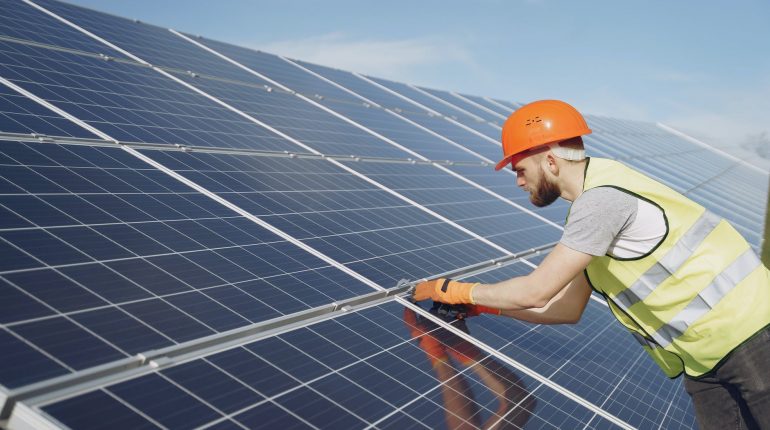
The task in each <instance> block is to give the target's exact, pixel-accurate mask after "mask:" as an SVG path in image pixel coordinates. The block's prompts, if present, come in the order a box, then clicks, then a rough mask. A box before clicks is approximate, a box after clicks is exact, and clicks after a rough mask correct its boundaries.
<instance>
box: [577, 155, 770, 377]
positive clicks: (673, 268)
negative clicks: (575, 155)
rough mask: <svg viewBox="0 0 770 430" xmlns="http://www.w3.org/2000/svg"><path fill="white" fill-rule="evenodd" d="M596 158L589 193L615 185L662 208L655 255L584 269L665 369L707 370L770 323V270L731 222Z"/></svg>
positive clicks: (599, 261) (598, 260)
mask: <svg viewBox="0 0 770 430" xmlns="http://www.w3.org/2000/svg"><path fill="white" fill-rule="evenodd" d="M589 161H590V164H589V162H587V164H586V171H585V173H586V174H585V177H584V184H583V190H584V191H587V190H590V189H593V188H596V187H613V188H616V189H618V190H620V191H623V192H627V193H629V194H632V195H634V196H636V197H638V198H640V199H643V200H647V201H648V202H650V203H652V204H654V205H656V206H658V207H659V208H660V209H661V210H662V211H663V216H664V219H665V221H666V227H667V232H666V235H665V236H664V238H663V239H662V241H661V242H660V243H659V244H658V245H657V246H656V247H655V248H653V249H652V250H651V251H650V253H649V254H645V255H643V256H640V257H638V258H633V259H619V258H614V257H612V256H610V255H605V256H599V257H594V258H593V260H592V261H591V263H590V264H589V265H588V267H586V270H585V274H586V278H587V279H588V281H589V282H590V283H591V286H592V287H594V288H595V289H596V290H597V291H599V292H601V293H602V294H603V295H604V296H605V297H606V299H607V301H608V303H609V305H610V310H611V311H612V313H613V314H614V315H615V317H616V318H617V319H618V320H619V321H620V322H621V323H622V324H623V325H625V326H626V328H627V329H628V330H629V331H631V332H632V333H633V334H634V338H636V340H637V341H638V342H639V343H640V344H641V345H642V346H643V347H644V349H645V351H647V353H649V354H650V356H651V357H652V359H653V360H655V362H656V363H657V364H658V365H659V366H660V367H661V369H662V370H663V371H664V372H665V373H666V375H668V376H669V377H672V378H673V377H676V376H678V375H679V374H680V373H682V372H685V373H687V374H688V375H690V376H694V377H697V376H701V375H703V374H705V373H707V372H709V371H711V370H713V369H714V367H715V366H717V365H718V364H719V363H720V362H721V360H723V359H724V357H726V356H728V355H729V354H730V352H731V351H733V350H734V349H735V348H736V347H738V346H739V345H741V344H742V343H743V342H744V341H746V339H749V338H750V337H751V336H752V335H753V334H755V333H756V332H757V331H759V330H761V329H762V328H764V327H767V326H769V325H770V270H768V269H767V268H765V267H764V266H763V265H762V263H761V261H760V260H759V258H758V257H757V255H756V253H755V252H754V250H753V249H752V248H751V247H750V246H749V244H748V243H746V240H745V239H744V238H743V237H742V236H741V235H740V233H739V232H738V231H736V230H735V229H734V228H733V227H732V226H731V225H730V224H729V223H728V222H727V221H725V220H722V219H720V218H718V217H717V216H716V215H714V214H712V213H710V212H708V211H707V210H706V209H705V208H703V207H702V206H700V205H698V204H697V203H696V202H693V201H692V200H690V199H688V198H687V197H685V196H683V195H681V194H679V193H677V192H676V191H674V190H672V189H671V188H669V187H666V186H665V185H663V184H661V183H659V182H657V181H655V180H654V179H652V178H650V177H648V176H645V175H643V174H641V173H639V172H637V171H634V170H633V169H630V168H628V167H626V166H624V165H622V164H621V163H618V162H615V161H612V160H606V159H601V158H597V159H594V158H592V159H589Z"/></svg>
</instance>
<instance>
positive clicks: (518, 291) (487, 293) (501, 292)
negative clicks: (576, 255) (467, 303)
mask: <svg viewBox="0 0 770 430" xmlns="http://www.w3.org/2000/svg"><path fill="white" fill-rule="evenodd" d="M548 293H549V292H548V291H541V290H540V289H539V288H538V287H537V286H535V285H532V284H531V281H530V277H529V276H520V277H516V278H511V279H508V280H505V281H502V282H498V283H496V284H479V285H477V286H476V287H475V288H474V289H473V292H472V298H473V303H475V304H477V305H482V306H489V307H493V308H498V309H502V310H503V311H520V310H525V309H532V308H540V307H543V306H545V305H546V304H547V303H548V302H549V300H550V299H551V298H552V297H553V295H551V296H550V297H549V295H548Z"/></svg>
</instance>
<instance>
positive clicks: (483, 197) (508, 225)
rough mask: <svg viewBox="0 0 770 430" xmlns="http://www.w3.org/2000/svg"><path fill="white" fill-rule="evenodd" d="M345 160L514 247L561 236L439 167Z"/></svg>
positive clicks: (553, 240) (388, 185) (391, 187)
mask: <svg viewBox="0 0 770 430" xmlns="http://www.w3.org/2000/svg"><path fill="white" fill-rule="evenodd" d="M346 164H347V165H349V166H350V167H351V168H353V169H355V170H357V171H358V172H361V173H363V174H364V175H366V176H367V177H369V178H372V179H374V180H375V181H377V182H379V183H381V184H384V185H385V186H387V187H388V188H390V189H392V190H395V191H397V192H399V193H400V194H402V195H404V196H406V197H408V198H410V199H412V200H414V201H415V202H417V203H419V204H421V205H423V206H425V207H427V208H428V209H431V210H433V211H435V212H437V213H438V214H440V215H442V216H445V217H447V218H448V219H450V220H452V221H455V222H456V223H458V224H459V225H461V226H463V227H465V228H467V229H468V230H470V231H472V232H474V233H476V234H478V235H480V236H483V237H484V238H486V239H489V240H491V241H492V242H494V243H496V244H497V245H499V246H502V247H503V248H505V249H507V250H509V251H511V252H514V253H515V252H521V251H523V250H526V249H531V248H534V247H537V246H539V245H542V244H545V243H551V242H556V241H558V240H559V238H561V230H560V229H559V228H557V227H555V226H553V225H550V224H546V223H545V222H543V220H542V219H539V218H537V217H535V216H534V215H532V214H531V213H527V212H524V211H523V210H522V209H521V208H520V207H516V206H514V205H511V204H509V203H506V202H504V201H503V200H501V199H499V198H496V197H494V196H491V195H489V194H487V193H485V192H483V191H481V190H479V189H478V188H475V187H473V186H471V185H469V184H467V183H465V182H463V181H462V180H460V179H458V178H456V177H454V176H451V175H450V174H448V173H446V172H444V171H441V170H439V169H438V168H436V167H435V166H431V165H424V164H420V165H417V164H415V165H413V164H391V163H365V162H349V163H346ZM530 206H531V205H530Z"/></svg>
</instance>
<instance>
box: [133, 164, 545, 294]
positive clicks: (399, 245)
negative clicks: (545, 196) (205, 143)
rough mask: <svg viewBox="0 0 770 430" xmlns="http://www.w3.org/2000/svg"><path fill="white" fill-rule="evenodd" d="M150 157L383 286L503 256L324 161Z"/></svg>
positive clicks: (475, 239)
mask: <svg viewBox="0 0 770 430" xmlns="http://www.w3.org/2000/svg"><path fill="white" fill-rule="evenodd" d="M147 154H148V155H149V156H150V157H152V158H153V159H155V160H157V161H159V162H161V163H163V164H165V165H167V166H169V167H170V168H172V169H174V170H177V171H178V172H179V173H181V174H183V175H185V176H186V177H187V178H189V179H191V180H193V181H195V182H196V183H199V184H201V185H203V186H205V187H206V188H207V189H209V190H210V191H212V192H214V193H217V194H219V195H221V196H223V197H224V198H226V199H228V200H229V201H231V202H233V203H235V204H236V205H238V206H239V207H241V208H243V209H244V210H246V211H248V212H250V213H252V214H254V215H257V216H259V217H261V218H263V219H264V220H266V221H267V222H269V223H271V224H272V225H274V226H276V227H278V228H281V229H282V230H283V231H285V232H287V233H289V234H291V235H293V236H294V237H296V238H298V239H299V240H302V241H304V242H306V243H307V244H308V245H310V246H312V247H313V248H315V249H317V250H319V251H321V252H324V253H325V254H327V255H329V256H330V257H331V258H333V259H335V260H336V261H339V262H340V263H342V264H345V265H347V266H349V267H350V268H352V269H354V270H356V271H357V272H359V273H361V274H362V275H364V276H366V277H367V278H369V279H371V280H372V281H374V282H376V283H378V284H380V285H383V286H393V285H395V283H396V281H398V280H399V279H400V278H401V277H404V276H406V275H408V276H410V277H414V278H421V277H426V276H429V275H430V274H432V273H442V272H445V271H448V270H450V269H451V268H453V267H462V266H465V265H468V264H473V263H478V262H481V261H486V260H491V259H494V258H497V257H500V256H502V255H504V252H505V250H499V249H494V248H492V247H490V246H489V245H487V244H485V243H483V242H482V241H481V240H479V239H478V238H475V237H474V236H472V235H470V234H468V233H465V232H463V231H461V230H459V229H457V228H455V227H453V226H451V225H448V224H447V223H445V222H442V221H441V220H440V219H437V218H436V217H433V216H431V215H430V214H427V213H425V212H424V211H422V210H421V209H419V208H418V207H415V206H414V205H410V204H408V203H407V202H405V201H403V200H401V199H399V198H397V197H396V196H393V195H392V194H390V193H388V192H386V191H385V190H383V189H381V188H379V187H376V186H375V185H372V184H370V183H368V182H366V181H364V180H362V179H361V178H359V177H357V176H355V175H353V174H351V173H349V172H347V171H345V170H342V169H340V168H339V167H336V166H335V165H334V164H332V163H330V162H329V161H328V160H325V159H318V158H315V159H313V158H299V157H298V158H285V157H264V156H263V157H254V156H245V155H217V154H204V153H201V152H193V153H183V152H177V153H166V152H158V151H148V152H147ZM361 164H369V163H365V162H361ZM389 165H391V164H390V163H389ZM410 166H411V164H410ZM428 167H430V166H428ZM511 223H512V224H514V225H515V224H516V223H518V221H516V220H512V221H511ZM554 230H555V229H554ZM530 247H531V246H529V247H526V248H525V247H521V248H519V250H521V249H528V248H530Z"/></svg>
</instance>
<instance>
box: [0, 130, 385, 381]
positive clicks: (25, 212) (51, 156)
mask: <svg viewBox="0 0 770 430" xmlns="http://www.w3.org/2000/svg"><path fill="white" fill-rule="evenodd" d="M101 164H104V166H101ZM0 166H2V167H1V168H0V176H3V177H4V178H6V179H7V180H8V181H9V183H12V184H14V185H15V186H17V187H19V189H21V190H25V191H27V192H28V193H27V194H5V195H0V208H2V209H3V210H4V211H6V213H7V214H9V216H10V215H12V216H13V217H14V218H12V219H16V220H20V221H23V223H20V222H16V223H9V224H4V225H2V226H0V251H2V255H3V258H2V259H0V262H1V263H0V297H2V298H3V299H4V300H3V301H2V306H0V307H2V308H3V309H5V308H7V309H5V312H2V314H3V316H2V323H3V324H4V328H5V329H7V330H8V331H10V332H12V333H15V334H17V335H18V336H19V337H20V338H23V339H24V340H25V341H27V342H28V343H29V345H30V347H31V348H33V349H35V348H36V349H38V350H39V351H41V353H42V354H44V355H45V354H48V355H49V357H50V358H51V359H52V360H58V361H59V362H60V363H61V365H65V366H69V369H68V370H72V369H82V368H85V367H88V366H93V365H96V364H102V363H105V362H108V361H111V360H115V359H117V358H123V357H125V356H126V355H130V354H137V353H140V352H142V351H147V350H151V349H155V348H159V347H164V346H169V345H172V344H175V343H178V342H184V341H188V340H192V339H196V338H198V337H201V336H207V335H210V334H213V333H216V332H221V331H227V330H230V329H233V328H237V327H242V326H245V325H247V324H251V323H254V322H257V321H264V320H266V319H269V318H273V317H276V316H279V315H284V314H287V313H291V312H296V311H298V310H302V309H307V308H309V307H313V306H318V305H323V304H327V303H331V302H333V301H335V300H340V299H344V298H348V297H352V296H355V295H358V294H362V293H365V292H370V291H371V288H370V287H367V286H365V285H363V284H361V283H360V282H359V281H356V280H354V279H353V278H351V277H350V276H349V275H347V274H344V273H342V272H340V271H339V270H337V269H334V268H331V267H329V266H328V264H326V263H324V262H323V261H321V260H319V259H318V258H316V257H314V256H311V255H310V254H308V253H306V252H305V251H302V250H300V249H299V248H296V247H295V246H294V245H292V244H289V243H287V242H285V241H283V240H282V239H280V238H279V237H278V236H275V235H274V234H273V233H270V232H268V231H266V230H264V229H263V228H261V227H259V226H258V225H257V224H255V223H254V222H253V221H250V220H247V219H245V218H242V217H240V216H238V215H237V214H236V213H234V212H232V211H230V210H229V209H226V208H223V207H222V206H221V205H219V204H218V203H216V202H214V201H213V200H211V199H210V198H208V197H205V196H202V195H200V194H198V193H197V192H195V191H193V190H191V189H189V188H186V186H180V183H178V181H176V180H174V179H173V178H171V177H170V176H168V175H165V174H160V175H159V174H158V173H159V172H158V171H156V170H155V169H153V168H151V167H150V166H148V165H145V164H144V163H143V162H141V161H139V160H138V159H136V157H134V156H132V155H131V154H129V153H127V152H125V151H123V150H121V149H119V148H116V147H90V146H73V145H54V144H42V143H21V142H11V141H3V142H0ZM20 171H23V172H25V174H24V175H19V174H18V172H20ZM96 172H99V174H98V175H97V174H96ZM31 178H34V179H35V180H36V181H38V182H35V181H33V180H32V179H31ZM43 181H45V182H43ZM40 183H45V184H49V185H45V186H41V185H39V184H40ZM73 184H75V185H77V187H76V186H75V185H73ZM79 190H83V191H79ZM212 248H216V249H212ZM9 342H10V341H9ZM7 346H8V347H11V344H10V343H8V344H7ZM5 348H6V344H2V345H0V349H5ZM19 354H20V355H11V356H9V358H8V359H9V360H10V362H9V363H8V366H10V368H18V366H19V365H20V363H19V362H17V361H16V360H17V359H22V358H23V359H27V355H26V354H27V353H22V352H20V353H19ZM32 361H34V360H32ZM36 372H39V373H36ZM48 375H50V372H49V370H48V367H46V366H40V367H34V366H32V367H31V368H30V370H29V374H28V375H25V376H24V377H23V378H19V377H17V376H13V375H10V374H4V375H3V377H5V378H6V379H3V380H0V384H8V385H13V384H18V383H21V382H25V383H26V382H30V381H35V380H39V379H42V378H45V377H48Z"/></svg>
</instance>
